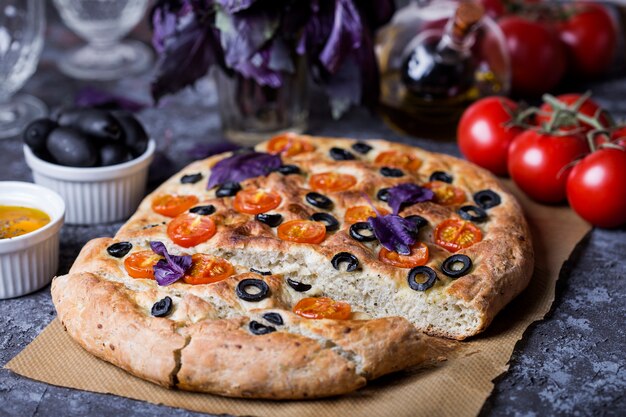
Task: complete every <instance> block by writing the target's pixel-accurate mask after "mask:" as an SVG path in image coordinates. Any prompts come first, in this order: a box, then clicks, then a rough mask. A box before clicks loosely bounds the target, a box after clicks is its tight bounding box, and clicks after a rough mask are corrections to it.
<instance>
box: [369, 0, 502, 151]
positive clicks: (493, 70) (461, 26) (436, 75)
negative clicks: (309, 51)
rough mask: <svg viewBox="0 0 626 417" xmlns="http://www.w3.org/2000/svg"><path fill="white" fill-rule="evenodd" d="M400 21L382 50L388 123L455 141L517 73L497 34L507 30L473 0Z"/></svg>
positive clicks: (412, 13) (408, 14) (410, 11)
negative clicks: (471, 116) (484, 101)
mask: <svg viewBox="0 0 626 417" xmlns="http://www.w3.org/2000/svg"><path fill="white" fill-rule="evenodd" d="M446 11H447V14H446ZM399 13H400V18H398V19H396V22H392V23H391V24H390V25H389V27H388V28H386V29H384V30H383V31H382V35H381V36H379V38H378V44H377V48H378V53H379V55H378V57H379V63H380V67H381V108H380V110H381V113H382V116H383V118H385V120H386V121H387V122H389V123H390V124H391V125H392V126H394V127H396V128H399V129H400V130H402V131H404V132H408V133H410V134H413V135H416V136H422V137H424V136H431V137H449V138H450V139H452V138H453V137H454V130H455V128H456V123H457V122H458V120H459V118H460V116H461V114H462V113H463V110H464V109H465V108H466V107H467V106H468V105H469V104H471V102H473V101H475V100H477V99H479V98H481V97H484V96H487V95H494V94H506V92H507V89H508V85H509V82H510V67H509V63H508V55H506V50H505V48H504V45H503V44H502V43H501V42H500V40H499V39H500V38H499V36H500V35H501V34H498V33H494V31H499V28H497V25H496V24H495V23H494V22H493V21H491V20H490V19H489V18H488V17H485V16H484V9H483V7H482V6H481V5H479V4H477V3H474V2H472V1H470V0H465V1H462V2H456V3H455V2H444V3H437V2H434V3H433V4H431V5H429V6H426V7H424V8H418V9H416V8H407V10H406V11H405V12H404V13H402V12H399ZM412 22H414V23H412ZM394 24H395V26H394ZM407 33H412V35H409V36H407Z"/></svg>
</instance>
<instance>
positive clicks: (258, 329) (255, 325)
mask: <svg viewBox="0 0 626 417" xmlns="http://www.w3.org/2000/svg"><path fill="white" fill-rule="evenodd" d="M275 331H276V327H274V326H266V325H264V324H261V323H259V322H258V321H254V320H252V321H251V322H250V332H251V333H252V334H255V335H257V336H262V335H264V334H268V333H272V332H275Z"/></svg>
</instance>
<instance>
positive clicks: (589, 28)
mask: <svg viewBox="0 0 626 417" xmlns="http://www.w3.org/2000/svg"><path fill="white" fill-rule="evenodd" d="M572 3H573V4H571V5H570V6H569V7H566V10H565V12H566V15H569V17H568V18H566V19H565V20H564V21H563V22H561V23H560V24H559V25H558V31H559V37H560V38H561V42H563V44H564V45H565V50H566V53H567V58H568V64H569V65H568V69H569V70H571V71H572V72H574V73H575V74H576V75H578V76H581V75H582V76H585V77H596V76H598V75H601V74H603V73H604V72H606V71H607V70H608V69H609V68H610V67H611V64H612V63H613V60H614V58H615V55H616V52H617V48H616V47H617V39H618V33H619V32H618V29H617V27H616V25H615V22H614V21H613V19H612V18H611V15H610V13H609V11H608V10H607V9H606V7H604V6H602V5H601V4H591V3H590V2H587V3H581V2H575V3H574V2H572Z"/></svg>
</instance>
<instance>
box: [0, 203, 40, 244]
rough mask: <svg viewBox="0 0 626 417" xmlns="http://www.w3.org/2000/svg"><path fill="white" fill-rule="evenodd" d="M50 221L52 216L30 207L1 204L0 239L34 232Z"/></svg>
mask: <svg viewBox="0 0 626 417" xmlns="http://www.w3.org/2000/svg"><path fill="white" fill-rule="evenodd" d="M48 223H50V216H48V215H47V214H46V213H44V212H43V211H41V210H37V209H34V208H30V207H20V206H3V205H0V239H9V238H12V237H16V236H21V235H25V234H26V233H30V232H33V231H35V230H37V229H40V228H42V227H44V226H45V225H47V224H48Z"/></svg>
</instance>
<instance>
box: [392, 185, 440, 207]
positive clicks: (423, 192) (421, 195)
mask: <svg viewBox="0 0 626 417" xmlns="http://www.w3.org/2000/svg"><path fill="white" fill-rule="evenodd" d="M434 197H435V193H433V192H432V190H429V189H428V188H424V187H420V186H419V185H417V184H411V183H405V184H399V185H396V186H395V187H391V188H389V200H388V201H387V204H389V207H391V208H392V209H393V214H398V213H399V212H400V210H401V209H402V207H403V206H407V205H411V204H415V203H422V202H424V201H431V200H432V199H433V198H434Z"/></svg>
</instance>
